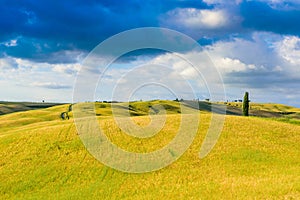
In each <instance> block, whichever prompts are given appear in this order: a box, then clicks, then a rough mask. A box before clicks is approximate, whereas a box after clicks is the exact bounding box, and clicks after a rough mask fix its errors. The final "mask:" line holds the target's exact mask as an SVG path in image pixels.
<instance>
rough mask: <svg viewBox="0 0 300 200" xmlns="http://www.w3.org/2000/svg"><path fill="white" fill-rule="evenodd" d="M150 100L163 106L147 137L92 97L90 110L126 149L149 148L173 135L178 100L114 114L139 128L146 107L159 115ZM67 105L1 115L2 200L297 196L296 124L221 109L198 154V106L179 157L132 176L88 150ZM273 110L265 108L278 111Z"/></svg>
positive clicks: (202, 129) (203, 125)
mask: <svg viewBox="0 0 300 200" xmlns="http://www.w3.org/2000/svg"><path fill="white" fill-rule="evenodd" d="M156 104H161V105H163V106H164V108H165V110H166V113H167V121H166V124H165V127H164V128H163V129H162V130H161V131H160V132H159V133H158V134H156V135H155V136H153V137H150V138H147V139H138V138H134V137H131V136H128V135H126V134H125V133H123V132H122V131H120V130H119V129H118V126H117V124H116V123H115V122H114V120H113V118H112V117H111V105H110V104H107V103H96V104H95V108H96V115H97V119H98V123H99V125H100V126H101V127H103V129H104V130H105V131H106V136H107V137H108V138H109V139H110V140H111V141H112V142H113V143H114V144H116V145H118V146H120V147H121V148H123V149H125V150H128V151H133V152H151V151H154V150H156V149H160V148H162V147H163V146H165V145H166V144H168V143H169V142H170V140H172V138H174V137H175V135H176V130H177V129H178V123H177V122H179V121H180V116H181V115H180V109H179V103H178V102H170V101H150V102H133V103H132V104H131V106H129V105H126V104H122V103H120V104H116V107H117V109H119V111H120V112H121V111H122V110H128V109H129V112H130V115H131V116H132V119H133V120H134V121H135V122H136V123H137V124H139V125H141V126H143V125H147V124H148V123H149V116H148V113H152V114H153V117H159V113H155V108H156V107H155V105H156ZM203 105H205V104H203ZM83 106H84V105H83ZM186 106H187V107H192V105H191V104H188V103H187V104H186ZM68 107H69V105H59V106H53V107H49V108H43V109H38V110H29V111H24V112H15V113H11V114H5V115H2V116H0V177H1V180H2V181H1V182H0V199H159V198H160V199H299V198H300V168H299V166H300V160H299V158H300V146H299V142H300V134H299V133H300V126H299V124H297V123H296V124H295V123H294V124H293V123H290V121H280V120H279V119H282V118H278V119H273V118H260V117H242V116H238V115H227V116H226V119H225V124H224V127H223V131H222V134H221V137H220V138H219V140H218V142H217V144H216V146H215V147H214V149H213V150H212V152H211V153H210V154H209V155H208V156H207V157H205V158H204V159H200V158H199V149H200V146H201V143H202V142H203V140H204V137H205V135H206V132H207V130H208V128H209V125H210V120H211V113H210V112H208V111H209V109H208V111H206V110H205V109H204V111H200V117H201V120H200V124H199V125H200V126H199V129H198V131H197V135H196V137H195V138H194V140H193V143H192V145H191V146H190V148H189V149H188V150H187V151H186V152H185V153H184V154H183V156H181V157H180V158H179V159H178V160H177V161H176V162H174V163H173V164H171V165H169V166H168V167H166V168H163V169H161V170H158V171H155V172H150V173H142V174H130V173H124V172H120V171H117V170H115V169H112V168H109V167H107V166H105V165H103V164H101V163H100V162H99V161H97V160H96V159H95V158H94V157H93V156H92V155H91V154H90V153H89V152H88V151H87V150H86V148H85V146H84V145H83V144H82V142H81V140H80V137H79V135H78V134H77V130H76V127H75V125H74V121H73V117H72V113H70V116H71V118H70V120H62V119H61V118H60V113H61V112H65V111H67V110H68ZM233 107H235V106H233ZM153 108H154V109H153ZM235 109H237V108H235ZM273 109H274V107H272V109H271V110H266V111H267V112H278V110H276V111H275V110H273ZM289 109H293V108H289ZM194 112H195V114H197V113H198V111H197V110H195V111H194ZM280 112H281V111H280ZM288 112H290V110H289V111H288ZM291 112H294V111H291ZM295 112H297V110H296V111H295ZM156 114H158V115H156ZM296 114H297V113H296ZM284 119H285V118H284ZM294 120H297V119H294ZM286 122H289V123H286ZM187 131H188V130H187Z"/></svg>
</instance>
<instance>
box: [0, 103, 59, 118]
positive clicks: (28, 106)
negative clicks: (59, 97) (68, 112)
mask: <svg viewBox="0 0 300 200" xmlns="http://www.w3.org/2000/svg"><path fill="white" fill-rule="evenodd" d="M56 105H61V104H59V103H35V102H5V101H0V115H4V114H9V113H13V112H20V111H26V110H35V109H41V108H48V107H51V106H56Z"/></svg>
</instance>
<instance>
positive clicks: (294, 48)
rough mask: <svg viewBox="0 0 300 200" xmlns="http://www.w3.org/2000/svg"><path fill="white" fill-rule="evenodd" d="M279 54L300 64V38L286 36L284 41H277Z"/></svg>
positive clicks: (291, 61) (294, 63) (289, 60)
mask: <svg viewBox="0 0 300 200" xmlns="http://www.w3.org/2000/svg"><path fill="white" fill-rule="evenodd" d="M276 48H277V52H278V54H279V55H280V56H281V57H282V58H284V59H285V60H286V61H288V62H289V63H291V64H293V65H300V38H299V37H296V36H285V37H284V39H283V40H282V41H279V42H277V43H276Z"/></svg>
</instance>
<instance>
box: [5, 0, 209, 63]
mask: <svg viewBox="0 0 300 200" xmlns="http://www.w3.org/2000/svg"><path fill="white" fill-rule="evenodd" d="M0 3H1V7H0V27H1V29H0V42H2V43H3V42H7V41H9V40H11V39H15V38H16V37H19V39H18V42H17V46H14V47H11V46H4V45H0V51H1V52H2V56H3V54H7V55H10V56H14V57H21V58H28V59H34V60H37V61H39V60H48V58H49V56H48V55H49V54H51V53H52V52H57V51H60V50H72V49H77V50H83V51H90V50H92V48H94V47H95V46H96V45H97V44H98V43H99V42H101V41H103V40H104V39H106V38H108V37H109V36H112V35H114V34H117V33H119V32H121V31H125V30H128V29H132V28H138V27H145V26H159V24H158V16H159V15H160V14H161V13H164V12H166V11H167V10H170V9H173V8H175V7H177V6H180V7H204V6H205V4H203V3H201V2H199V1H177V2H176V1H164V2H161V1H137V0H130V1H92V0H89V1H79V0H64V1H58V0H51V1H33V0H27V1H17V0H9V1H8V0H2V1H0ZM20 36H21V37H20ZM62 62H64V61H62Z"/></svg>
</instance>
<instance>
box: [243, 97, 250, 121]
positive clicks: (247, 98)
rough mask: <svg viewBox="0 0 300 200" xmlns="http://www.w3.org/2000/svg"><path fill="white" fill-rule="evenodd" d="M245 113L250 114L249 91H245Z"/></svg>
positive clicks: (245, 114)
mask: <svg viewBox="0 0 300 200" xmlns="http://www.w3.org/2000/svg"><path fill="white" fill-rule="evenodd" d="M243 115H244V116H249V93H248V92H245V95H244V101H243Z"/></svg>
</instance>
